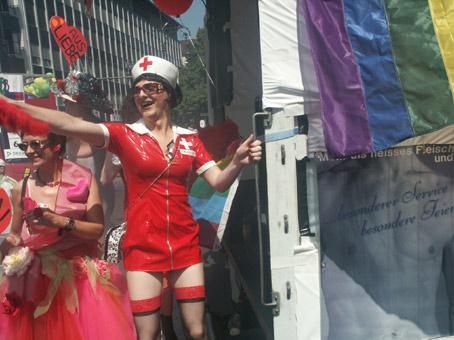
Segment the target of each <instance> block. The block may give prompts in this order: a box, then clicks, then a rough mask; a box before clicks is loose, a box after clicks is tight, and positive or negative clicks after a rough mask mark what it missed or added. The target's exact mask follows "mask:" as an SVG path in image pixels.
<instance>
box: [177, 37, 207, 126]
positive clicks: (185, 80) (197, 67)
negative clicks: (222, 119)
mask: <svg viewBox="0 0 454 340" xmlns="http://www.w3.org/2000/svg"><path fill="white" fill-rule="evenodd" d="M193 42H194V46H195V48H194V46H192V44H191V42H190V41H189V40H186V44H187V49H186V50H187V51H186V53H184V58H186V64H185V65H184V66H183V67H182V68H181V69H180V86H181V90H182V92H183V101H182V102H181V104H180V105H178V106H177V107H176V108H175V109H174V110H173V113H174V115H173V120H174V122H175V123H176V124H177V125H181V126H183V127H193V128H197V127H198V123H199V121H200V115H201V114H202V113H206V112H207V110H208V89H207V78H206V72H205V69H204V67H203V65H202V63H201V62H200V60H199V56H200V58H202V60H203V63H204V64H205V65H206V62H205V55H206V52H205V51H206V46H205V42H206V31H205V29H199V31H198V32H197V38H196V39H193Z"/></svg>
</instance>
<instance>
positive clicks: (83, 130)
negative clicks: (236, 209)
mask: <svg viewBox="0 0 454 340" xmlns="http://www.w3.org/2000/svg"><path fill="white" fill-rule="evenodd" d="M3 99H4V100H6V101H8V105H15V106H16V107H18V108H20V109H21V110H22V111H24V112H26V113H27V114H28V115H29V116H30V117H32V118H33V119H37V120H40V121H42V122H45V123H47V124H48V126H49V128H50V130H51V133H49V134H47V135H32V134H27V133H22V134H21V143H20V144H19V145H18V146H19V147H20V148H21V149H22V150H23V151H24V152H25V154H26V156H27V157H28V159H29V160H30V162H31V164H32V168H33V171H32V172H31V174H30V176H28V177H25V178H24V179H22V180H21V181H20V182H19V183H17V185H15V186H14V188H13V190H12V205H13V211H14V213H13V221H12V226H11V232H10V233H9V234H8V236H7V237H6V239H5V240H4V242H3V243H2V244H1V245H0V250H1V253H2V254H3V257H4V259H3V267H4V268H5V275H4V276H3V278H2V279H1V281H0V299H2V303H3V308H4V310H5V312H4V313H0V329H2V332H1V333H0V339H62V338H65V339H135V338H138V339H157V338H158V336H159V334H160V329H161V326H160V325H161V321H160V309H161V305H162V302H161V299H162V298H163V297H164V296H166V295H165V294H164V295H163V294H162V292H163V287H164V286H167V285H168V286H169V287H171V288H172V290H173V294H174V296H175V299H176V301H177V302H178V305H179V308H180V314H181V319H182V322H183V325H184V328H185V330H186V332H187V336H188V337H189V338H191V339H202V338H204V308H205V304H204V298H205V286H204V273H203V263H202V257H201V251H200V247H199V239H198V233H199V227H198V225H197V222H196V221H195V220H194V219H193V217H192V211H191V207H190V205H189V203H188V187H187V182H188V178H190V177H191V176H192V175H193V173H196V174H197V175H199V176H202V177H203V178H204V179H205V180H206V181H207V183H208V184H209V185H210V186H211V187H213V188H214V189H215V190H217V191H221V192H222V191H225V190H226V189H228V188H229V186H230V185H231V184H232V182H233V181H234V180H235V179H236V177H237V176H238V175H239V173H240V171H241V169H242V168H243V167H244V166H247V165H250V164H252V163H254V162H256V161H258V160H260V158H261V146H260V141H258V140H254V138H253V136H252V135H251V136H249V137H248V138H246V139H245V140H244V141H243V142H242V143H241V145H239V147H238V148H237V150H236V152H235V153H234V156H233V158H232V160H231V161H230V163H229V164H228V165H227V166H226V167H225V168H224V169H222V170H221V169H220V168H219V167H218V166H217V165H216V163H215V162H214V161H213V159H212V157H211V156H210V154H209V152H208V151H207V150H206V148H205V146H204V145H203V143H202V142H201V140H200V137H199V136H198V134H197V132H196V131H193V130H188V129H185V128H182V127H178V126H175V125H173V124H172V119H171V111H172V108H174V107H175V106H177V105H178V104H179V103H180V102H181V100H182V93H181V90H180V86H179V84H178V68H177V67H176V66H175V65H173V64H172V63H170V62H169V61H167V60H164V59H161V58H158V57H155V56H150V55H148V56H144V57H142V58H140V59H139V60H138V61H137V63H136V64H135V65H134V67H133V68H132V86H131V89H130V92H129V94H128V96H127V97H126V99H125V100H126V101H129V103H127V104H128V107H130V108H132V111H134V112H131V115H138V116H139V117H140V119H139V120H137V121H136V122H134V123H129V124H127V123H108V122H102V123H95V122H91V121H89V120H86V119H80V117H77V116H76V115H74V114H68V113H64V112H60V111H55V110H51V109H47V108H42V107H36V106H31V105H29V104H26V103H24V102H15V101H12V100H8V99H6V98H3ZM73 99H74V98H73ZM67 101H69V102H71V103H70V104H69V106H72V105H74V103H72V101H73V100H71V98H68V99H67ZM76 104H77V103H76ZM78 104H79V105H80V104H81V103H78ZM66 138H68V139H69V141H71V143H72V145H73V146H74V145H77V146H78V150H79V152H81V150H82V149H83V148H85V149H88V148H91V149H93V150H97V149H105V150H107V151H109V152H110V153H111V154H112V155H114V158H117V159H118V161H117V160H116V161H115V165H116V166H118V165H119V164H121V172H122V177H123V179H124V181H125V187H126V189H127V190H126V197H125V202H126V203H125V206H126V209H125V220H126V225H127V228H126V233H125V236H124V239H123V242H122V252H123V263H122V266H123V267H124V272H122V271H120V270H119V269H118V267H117V265H115V264H112V263H108V262H106V261H104V260H101V259H99V247H98V240H99V239H100V237H101V236H102V235H103V233H104V217H103V209H102V202H101V198H100V194H99V188H98V186H97V181H96V180H95V179H94V176H93V174H92V172H91V171H90V170H89V169H87V168H86V167H84V166H81V165H79V164H77V163H76V162H73V161H71V160H68V159H66V158H65V157H64V151H65V146H66ZM75 141H77V142H75ZM82 146H83V147H82ZM109 157H110V156H109ZM105 175H106V178H104V179H103V181H106V182H108V181H109V180H111V175H110V174H108V173H107V174H105ZM163 281H164V284H163ZM166 281H168V284H167V283H166ZM163 309H164V306H163Z"/></svg>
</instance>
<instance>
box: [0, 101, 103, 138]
mask: <svg viewBox="0 0 454 340" xmlns="http://www.w3.org/2000/svg"><path fill="white" fill-rule="evenodd" d="M0 99H3V100H5V101H7V102H8V103H9V104H13V105H16V106H17V107H19V108H20V109H21V110H22V111H24V112H26V113H27V114H29V115H30V116H31V117H33V118H35V119H38V120H41V121H43V122H45V123H47V124H49V127H50V129H51V130H52V131H53V132H55V133H57V134H60V135H65V136H68V137H73V138H76V139H80V140H83V141H85V142H87V143H89V144H92V145H95V146H102V145H104V134H103V131H102V129H101V127H100V126H98V125H97V124H95V123H92V122H87V121H84V120H82V119H79V118H76V117H73V116H71V115H69V114H67V113H65V112H61V111H57V110H52V109H48V108H44V107H39V106H35V105H30V104H27V103H24V102H19V101H15V100H11V99H9V98H6V97H4V96H1V95H0Z"/></svg>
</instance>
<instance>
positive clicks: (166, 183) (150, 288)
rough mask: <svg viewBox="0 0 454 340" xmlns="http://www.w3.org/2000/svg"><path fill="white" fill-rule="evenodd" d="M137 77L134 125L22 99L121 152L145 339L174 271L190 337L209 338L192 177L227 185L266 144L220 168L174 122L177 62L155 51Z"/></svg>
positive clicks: (135, 301)
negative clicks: (91, 118) (97, 119)
mask: <svg viewBox="0 0 454 340" xmlns="http://www.w3.org/2000/svg"><path fill="white" fill-rule="evenodd" d="M132 79H133V85H132V87H131V94H132V96H131V98H132V99H133V101H134V107H135V109H136V110H137V111H138V112H139V113H140V115H141V117H142V118H141V119H140V120H139V121H137V122H136V123H133V124H119V123H104V124H93V123H91V122H86V121H82V120H80V119H76V118H74V117H72V116H70V115H67V114H64V113H61V112H58V111H54V110H50V109H45V108H37V107H34V106H30V105H28V104H26V103H15V104H16V105H17V106H18V107H20V108H21V109H22V110H24V111H26V112H27V113H28V114H29V115H31V116H32V117H33V118H36V119H39V120H42V121H44V122H46V123H48V124H49V126H50V128H51V130H53V131H54V132H56V133H60V134H63V135H67V136H70V137H73V138H78V139H81V140H84V141H86V142H88V143H89V144H92V145H95V146H98V147H106V148H107V149H108V150H109V151H111V152H113V153H115V154H116V155H118V157H119V159H120V161H121V163H122V167H123V171H124V173H125V179H126V182H127V188H128V189H127V192H128V199H127V200H128V210H127V230H126V234H125V237H124V240H123V254H124V267H125V269H126V277H127V281H128V288H129V294H130V299H131V301H130V303H131V307H132V311H133V313H134V320H135V324H136V327H137V331H138V335H139V338H140V339H141V340H144V339H147V340H148V339H155V338H156V337H157V336H158V335H159V330H160V318H159V309H160V305H161V292H162V280H163V274H164V273H169V278H170V285H171V286H172V287H173V289H174V292H175V297H176V300H177V301H178V303H179V307H180V312H181V316H182V320H183V324H184V326H185V328H186V329H187V333H188V335H189V337H190V338H191V339H203V337H204V308H205V305H204V298H205V286H204V274H203V263H202V257H201V252H200V247H199V239H198V232H199V227H198V225H197V222H196V221H194V219H193V217H192V211H191V208H190V206H189V203H188V192H187V186H186V180H187V178H188V176H190V174H191V173H192V172H193V171H194V170H195V171H196V173H197V174H198V175H200V176H203V178H204V179H205V180H206V181H207V183H208V184H209V185H210V186H211V187H213V188H214V189H215V190H217V191H220V192H223V191H225V190H226V189H227V188H228V187H229V186H230V185H231V184H232V183H233V181H234V180H235V179H236V177H237V176H238V175H239V173H240V172H241V169H242V168H243V167H244V166H246V165H249V164H252V163H254V162H256V161H258V160H260V158H261V146H260V144H261V143H260V141H258V140H254V138H253V136H252V135H251V136H249V137H248V138H247V139H246V140H245V141H244V142H243V143H242V144H241V145H240V146H239V147H238V149H237V150H236V152H235V154H234V155H233V158H232V161H231V162H230V163H229V165H228V166H227V167H226V168H225V169H223V170H221V169H219V167H217V166H216V163H215V162H214V161H213V160H212V159H211V157H210V155H209V154H208V152H206V149H205V147H204V145H203V144H202V142H201V141H200V138H199V137H198V135H197V133H196V132H194V131H190V130H187V129H183V128H181V127H177V126H174V125H172V121H171V110H172V108H173V107H175V106H176V105H178V103H179V102H180V101H181V98H182V94H181V90H180V87H179V85H178V68H177V67H176V66H175V65H174V64H172V63H170V62H169V61H167V60H164V59H162V58H158V57H155V56H150V55H148V56H144V57H142V58H140V59H139V60H138V61H137V62H136V64H135V65H134V67H133V69H132ZM10 103H11V101H10Z"/></svg>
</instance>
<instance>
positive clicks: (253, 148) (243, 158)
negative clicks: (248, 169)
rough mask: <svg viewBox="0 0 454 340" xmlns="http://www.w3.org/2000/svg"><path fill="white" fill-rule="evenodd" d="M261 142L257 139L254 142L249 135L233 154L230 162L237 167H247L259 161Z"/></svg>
mask: <svg viewBox="0 0 454 340" xmlns="http://www.w3.org/2000/svg"><path fill="white" fill-rule="evenodd" d="M261 144H262V142H261V141H260V140H258V139H256V140H254V136H253V135H252V134H251V135H250V136H249V137H248V138H247V139H246V140H245V141H244V142H243V143H241V145H240V146H239V147H238V149H237V150H236V152H235V155H234V156H233V160H232V162H233V163H235V164H238V165H242V166H244V165H249V164H252V163H254V162H257V161H259V160H260V159H261V158H262V147H261Z"/></svg>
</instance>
